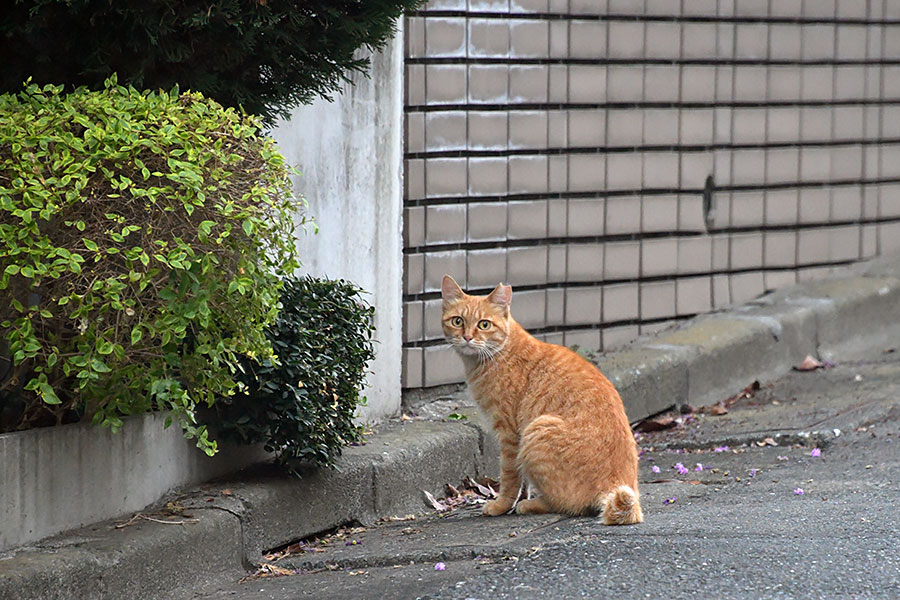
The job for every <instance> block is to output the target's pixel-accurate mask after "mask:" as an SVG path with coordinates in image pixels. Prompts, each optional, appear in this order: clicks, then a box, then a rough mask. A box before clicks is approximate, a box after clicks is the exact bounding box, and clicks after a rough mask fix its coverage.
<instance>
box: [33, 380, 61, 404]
mask: <svg viewBox="0 0 900 600" xmlns="http://www.w3.org/2000/svg"><path fill="white" fill-rule="evenodd" d="M38 390H39V392H40V394H41V400H43V401H44V403H45V404H62V400H60V399H59V396H57V395H56V391H54V389H53V387H52V386H51V385H50V384H49V383H45V382H41V383H39V384H38Z"/></svg>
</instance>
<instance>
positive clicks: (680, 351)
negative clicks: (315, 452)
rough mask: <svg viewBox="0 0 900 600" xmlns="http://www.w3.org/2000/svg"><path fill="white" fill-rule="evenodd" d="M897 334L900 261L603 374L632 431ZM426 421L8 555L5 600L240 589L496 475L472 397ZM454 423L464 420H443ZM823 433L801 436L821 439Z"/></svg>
mask: <svg viewBox="0 0 900 600" xmlns="http://www.w3.org/2000/svg"><path fill="white" fill-rule="evenodd" d="M897 324H900V257H888V258H881V259H877V260H875V261H872V262H869V263H864V264H861V265H858V266H856V267H854V268H853V269H852V270H851V271H850V272H849V273H847V274H846V275H843V276H840V277H837V278H834V279H830V280H827V281H820V282H815V283H808V284H802V285H798V286H794V287H791V288H787V289H784V290H780V291H777V292H775V293H772V294H769V295H766V296H764V297H762V298H760V299H758V300H756V301H754V302H750V303H748V304H745V305H742V306H739V307H735V308H734V309H732V310H729V311H724V312H719V313H714V314H710V315H704V316H702V317H698V318H696V319H693V320H691V321H689V322H687V323H684V324H682V325H681V326H679V327H678V328H676V329H673V330H670V331H667V332H663V333H662V334H660V335H659V336H656V337H654V338H647V339H641V340H639V341H638V342H636V343H635V344H632V345H630V346H629V347H627V348H626V349H624V350H623V351H621V352H616V353H612V354H607V355H603V356H601V357H600V358H599V365H600V368H601V370H602V371H603V372H604V373H605V374H606V375H607V377H609V378H610V380H611V381H612V382H613V383H614V384H615V385H616V387H617V388H618V389H619V391H620V393H621V395H622V397H623V400H624V401H625V404H626V408H627V410H628V414H629V417H630V418H631V419H632V420H637V419H640V418H643V417H646V416H648V415H651V414H655V413H657V412H660V411H662V410H664V409H666V408H669V407H671V406H674V405H680V404H684V403H687V404H691V405H693V406H703V405H706V404H711V403H713V402H715V401H717V400H720V399H722V398H726V397H729V396H731V395H733V394H735V393H736V392H738V391H740V390H741V389H743V388H744V387H745V386H746V385H747V384H748V383H750V382H751V381H753V380H756V379H758V380H761V381H766V380H769V379H773V378H775V377H777V376H779V375H781V374H783V373H785V372H787V371H788V370H790V368H791V366H792V365H795V364H798V363H799V362H800V361H801V360H802V359H803V357H804V356H806V355H807V354H812V355H818V356H819V357H820V358H832V357H835V356H837V353H846V352H848V351H850V350H851V349H852V348H853V347H864V346H866V345H872V344H888V345H889V344H890V343H891V336H892V335H893V336H894V338H893V340H894V345H896V331H897V330H896V329H894V330H891V327H890V326H896V325H897ZM418 412H419V413H420V416H422V417H427V418H424V419H422V420H419V419H414V420H409V421H404V420H398V421H395V422H391V423H386V424H384V425H382V426H379V427H378V428H377V431H376V432H375V433H374V434H373V435H372V436H369V437H368V440H367V444H366V445H365V446H359V447H352V448H348V449H347V450H346V452H345V454H344V456H343V457H342V459H341V460H340V463H339V465H340V466H339V470H337V471H331V472H310V473H307V474H305V475H304V477H303V478H302V479H300V480H297V479H295V478H290V477H286V476H284V475H283V474H281V473H277V472H274V471H273V470H271V469H270V468H269V467H260V468H254V469H250V470H248V471H246V472H244V473H242V474H239V475H237V476H235V477H233V478H231V479H229V480H225V481H220V482H217V483H215V484H211V485H207V486H203V487H201V488H199V489H197V490H193V491H191V492H189V493H186V494H180V495H173V496H171V497H169V498H167V499H165V500H164V501H163V502H161V503H160V504H159V505H157V506H155V507H149V508H148V509H147V510H146V511H144V512H142V513H139V514H138V515H135V516H134V518H131V519H122V520H120V521H117V522H104V523H98V524H96V525H94V526H91V527H87V528H84V529H81V530H77V531H72V532H69V533H67V534H65V535H61V536H58V537H55V538H50V539H47V540H44V541H42V542H41V543H39V544H36V545H35V546H34V547H27V548H20V549H18V550H15V551H13V552H11V553H8V554H7V555H5V556H3V557H0V599H6V598H17V599H30V598H42V599H45V598H131V597H136V596H140V597H145V598H170V597H174V598H177V597H191V595H192V593H193V591H196V590H200V589H205V588H207V587H208V586H210V585H212V584H214V583H216V582H223V581H235V580H237V579H239V578H240V577H242V576H243V575H245V574H246V572H247V570H248V569H250V568H251V567H252V566H253V565H255V564H257V563H259V562H260V560H261V557H262V553H263V551H265V550H268V549H272V548H277V547H280V546H283V545H285V544H288V543H290V542H292V541H295V540H298V539H300V538H303V537H306V536H309V535H311V534H314V533H318V532H321V531H324V530H328V529H330V528H333V527H336V526H338V525H341V524H344V523H348V522H353V521H358V522H361V523H371V522H373V521H375V520H376V519H377V518H378V517H384V516H390V515H405V514H408V513H417V512H421V511H422V510H424V508H425V506H424V504H423V501H422V490H428V491H430V492H431V493H433V494H435V495H440V494H441V493H442V492H443V490H444V486H445V484H447V483H455V482H459V481H460V480H461V479H462V478H463V477H464V476H466V475H480V474H495V473H496V464H497V450H496V444H495V442H494V440H493V438H492V436H491V434H490V433H489V432H488V431H487V428H486V427H485V426H484V423H483V422H482V421H480V420H479V419H478V418H476V417H475V412H474V409H473V408H472V407H471V405H470V404H466V400H465V397H464V395H461V394H456V395H453V396H451V397H449V398H446V399H444V400H442V401H440V402H436V403H432V404H431V405H429V406H427V407H426V406H423V407H421V409H420V410H419V411H418ZM449 412H457V413H459V412H463V413H465V414H466V415H467V416H469V419H467V420H465V421H448V420H446V419H442V417H443V416H444V415H446V414H447V413H449ZM428 419H434V420H428ZM820 429H821V431H819V429H816V428H815V427H814V428H813V430H810V431H795V432H793V434H794V435H800V434H803V435H811V436H823V435H827V428H820ZM832 429H833V428H832ZM817 432H818V433H817ZM811 439H816V440H818V439H820V438H819V437H813V438H811Z"/></svg>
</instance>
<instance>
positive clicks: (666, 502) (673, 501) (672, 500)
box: [663, 496, 678, 504]
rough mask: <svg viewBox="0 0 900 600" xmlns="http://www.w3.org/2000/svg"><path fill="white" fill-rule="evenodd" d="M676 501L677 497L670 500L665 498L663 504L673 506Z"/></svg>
mask: <svg viewBox="0 0 900 600" xmlns="http://www.w3.org/2000/svg"><path fill="white" fill-rule="evenodd" d="M677 501H678V497H677V496H672V497H671V498H666V499H665V500H663V504H675V503H676V502H677Z"/></svg>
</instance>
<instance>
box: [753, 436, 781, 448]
mask: <svg viewBox="0 0 900 600" xmlns="http://www.w3.org/2000/svg"><path fill="white" fill-rule="evenodd" d="M756 445H757V446H759V447H760V448H765V447H766V446H777V445H778V442H776V441H775V439H774V438H770V437H767V438H766V439H764V440H759V441H757V442H756Z"/></svg>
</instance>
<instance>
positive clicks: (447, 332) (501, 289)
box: [441, 275, 512, 360]
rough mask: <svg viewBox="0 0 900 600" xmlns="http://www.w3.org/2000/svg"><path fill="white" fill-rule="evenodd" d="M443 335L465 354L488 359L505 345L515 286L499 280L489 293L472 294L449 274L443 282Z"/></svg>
mask: <svg viewBox="0 0 900 600" xmlns="http://www.w3.org/2000/svg"><path fill="white" fill-rule="evenodd" d="M441 298H442V299H443V315H442V319H441V325H442V326H443V328H444V336H445V337H446V338H447V341H449V342H450V344H451V345H452V346H453V349H454V350H456V351H457V352H459V353H460V354H462V355H465V356H473V357H474V356H477V357H478V358H480V359H482V360H488V359H491V358H493V357H494V356H496V354H497V353H498V352H500V350H502V349H503V347H504V346H505V345H506V340H507V339H508V337H509V330H510V325H511V324H512V319H511V318H510V315H509V303H510V301H511V300H512V288H511V287H510V286H508V285H503V284H502V283H501V284H498V285H497V287H496V288H494V291H493V292H491V293H490V294H488V295H487V296H470V295H468V294H466V293H465V292H463V291H462V289H461V288H460V287H459V285H458V284H457V283H456V282H455V281H454V280H453V278H452V277H450V276H449V275H444V279H443V281H442V282H441Z"/></svg>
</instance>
